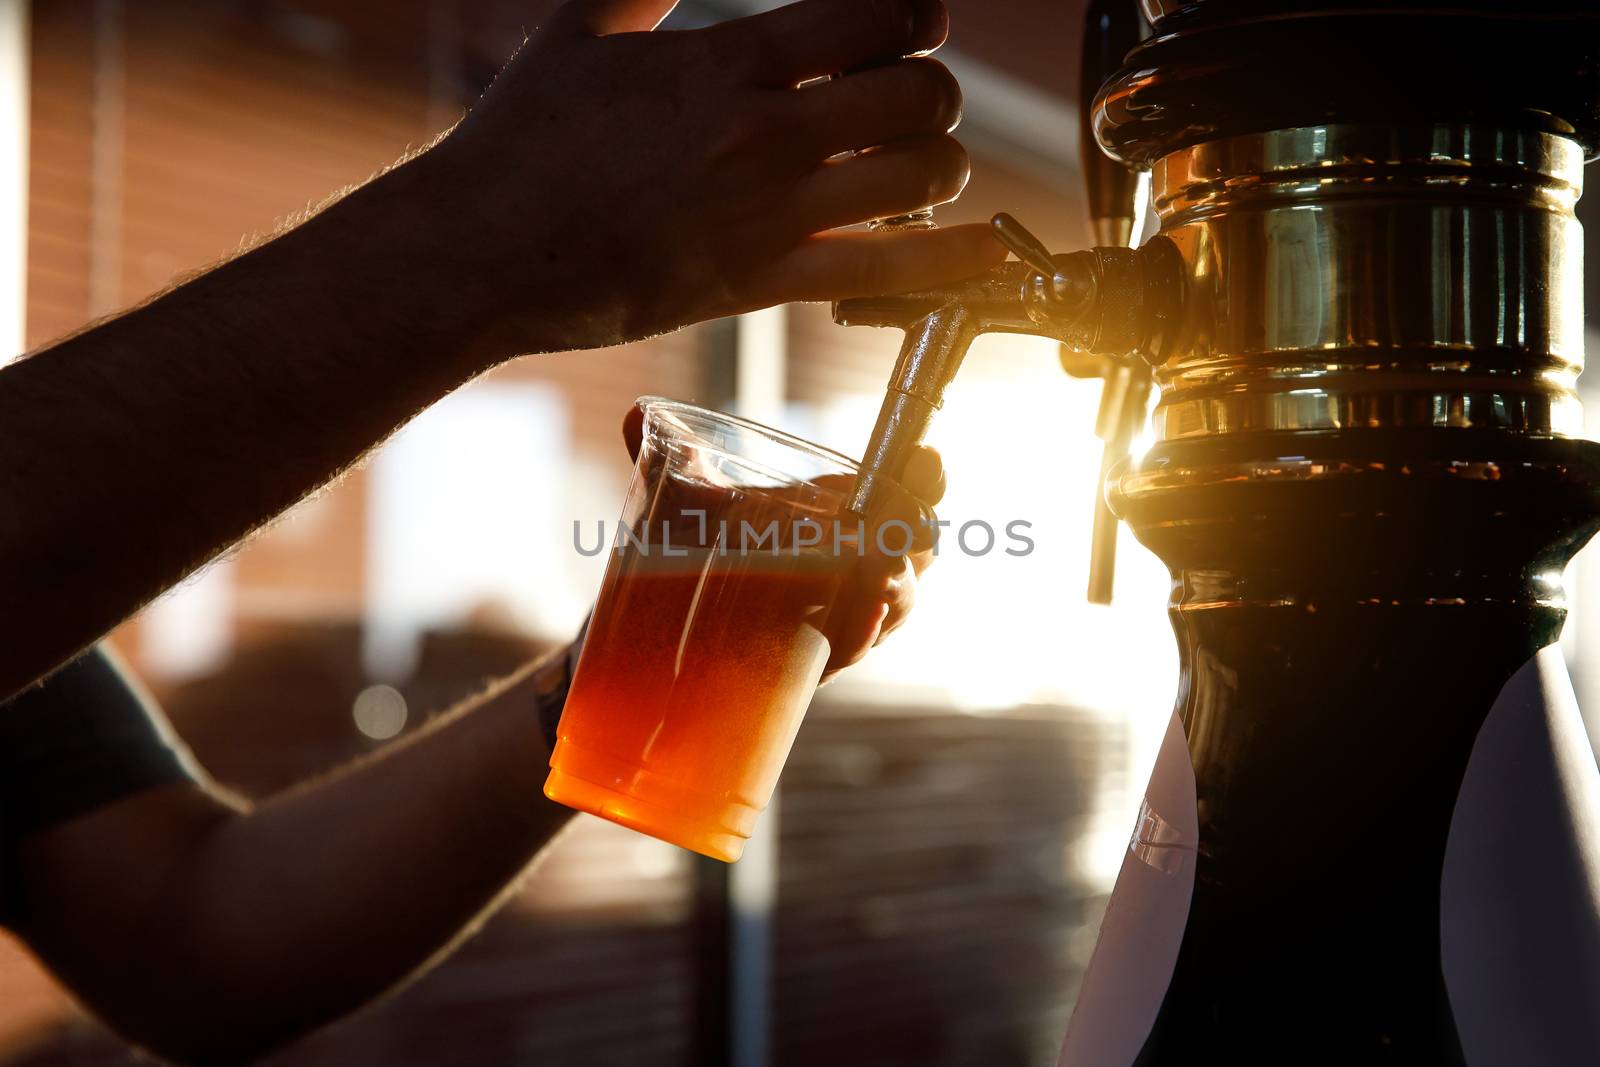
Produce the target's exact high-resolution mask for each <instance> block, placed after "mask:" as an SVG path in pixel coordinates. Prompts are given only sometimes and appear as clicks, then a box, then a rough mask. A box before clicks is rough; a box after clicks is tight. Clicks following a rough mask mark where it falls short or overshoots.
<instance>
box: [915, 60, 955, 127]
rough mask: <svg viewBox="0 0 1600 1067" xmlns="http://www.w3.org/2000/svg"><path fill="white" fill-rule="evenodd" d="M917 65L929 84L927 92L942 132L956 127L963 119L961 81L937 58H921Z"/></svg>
mask: <svg viewBox="0 0 1600 1067" xmlns="http://www.w3.org/2000/svg"><path fill="white" fill-rule="evenodd" d="M917 66H918V68H920V70H921V71H922V77H923V78H924V79H925V83H926V85H927V92H928V94H929V97H930V99H931V101H932V104H933V107H934V115H935V116H936V118H937V119H938V121H939V124H940V132H948V131H950V130H951V129H954V128H955V125H956V123H957V122H959V121H960V120H961V108H962V97H961V83H960V82H958V81H956V76H955V75H954V74H951V73H950V68H949V67H947V66H945V65H944V64H943V63H941V62H939V61H938V60H937V59H919V60H917Z"/></svg>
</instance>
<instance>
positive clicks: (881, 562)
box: [622, 406, 945, 682]
mask: <svg viewBox="0 0 1600 1067" xmlns="http://www.w3.org/2000/svg"><path fill="white" fill-rule="evenodd" d="M643 437H644V409H642V408H640V407H638V406H635V407H632V408H630V409H628V413H627V415H625V416H624V417H623V420H622V440H623V444H624V445H625V446H626V447H627V449H628V455H629V457H630V458H632V459H634V460H635V461H637V460H638V458H639V449H640V447H641V445H642V442H643ZM840 478H841V476H839V475H826V476H824V477H822V478H819V479H818V483H819V484H829V483H837V484H835V485H834V486H833V487H834V488H837V489H839V490H840V491H844V490H847V489H848V488H849V478H848V477H844V478H843V480H842V481H841V480H840ZM886 486H888V489H889V491H888V492H886V493H885V496H884V500H883V502H882V503H881V504H880V505H879V506H878V508H877V509H876V510H875V511H874V512H873V514H872V515H870V516H868V517H867V520H866V525H865V529H864V540H863V544H864V545H865V546H866V547H865V550H864V552H863V554H862V555H860V556H858V557H855V558H848V557H847V558H848V566H849V569H848V572H847V573H846V576H845V578H844V583H843V585H842V586H841V587H840V589H839V592H838V595H837V598H836V600H835V601H834V606H833V610H832V611H831V612H830V613H829V616H828V621H827V623H826V624H825V626H824V631H825V632H826V634H827V638H828V646H829V655H828V662H827V666H826V667H825V668H824V672H823V675H822V680H823V681H824V682H826V681H828V680H829V679H831V678H832V677H833V676H834V675H836V674H838V673H839V671H841V670H843V669H844V668H846V667H848V666H850V665H851V664H854V663H857V662H859V661H860V660H861V658H862V657H864V656H865V655H866V654H867V653H868V652H869V651H870V650H871V649H873V648H874V647H876V646H877V645H878V644H880V643H881V642H882V641H883V639H884V638H885V637H887V636H889V634H891V633H893V632H894V631H895V630H897V629H899V628H900V626H901V625H902V624H903V623H904V622H905V620H906V618H907V617H908V616H909V615H910V613H911V609H912V606H913V605H914V604H915V603H916V599H917V595H916V594H917V579H918V578H919V577H920V576H921V575H922V572H923V571H925V570H926V569H927V568H928V566H929V564H931V563H932V562H933V559H934V552H933V545H934V535H935V527H934V525H933V522H934V512H933V508H934V505H936V504H938V503H939V501H940V500H941V499H942V498H943V497H944V490H945V476H944V464H943V461H942V460H941V459H940V458H939V453H938V452H936V451H935V450H934V449H932V448H929V447H927V446H922V447H921V448H919V449H917V451H916V452H914V453H912V455H911V458H910V459H909V460H908V461H907V463H906V469H905V471H904V473H903V474H902V475H901V479H900V483H899V484H898V485H894V484H893V483H886ZM702 514H703V512H702ZM890 523H901V524H903V527H902V528H901V529H900V530H898V531H896V532H895V534H894V535H893V536H890V535H889V534H888V529H887V527H888V524H890ZM880 529H881V530H884V531H885V536H883V537H881V538H880V536H879V533H878V531H879V530H880ZM907 530H909V531H910V533H909V538H910V543H909V544H905V545H904V549H903V550H902V545H903V543H904V541H905V540H906V537H907V536H908V535H907V534H906V531H907Z"/></svg>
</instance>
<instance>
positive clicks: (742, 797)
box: [545, 400, 853, 861]
mask: <svg viewBox="0 0 1600 1067" xmlns="http://www.w3.org/2000/svg"><path fill="white" fill-rule="evenodd" d="M645 410H646V418H645V441H644V445H643V447H642V448H641V450H640V458H639V463H638V465H637V466H636V468H635V472H634V479H633V484H632V486H631V487H630V489H629V493H628V502H627V505H626V506H625V509H624V514H623V526H622V528H621V529H620V530H619V532H618V536H617V543H616V545H615V547H614V548H613V551H612V555H611V558H610V561H609V563H608V566H607V568H606V575H605V580H604V582H603V584H602V587H601V592H600V597H599V600H598V601H597V603H596V605H595V610H594V615H593V617H592V619H591V621H590V624H589V631H588V635H587V637H586V638H585V640H584V645H583V651H582V654H581V656H580V658H579V661H578V666H577V671H576V674H575V675H574V677H573V681H572V688H571V692H570V694H569V696H568V698H567V704H566V708H565V710H564V711H563V713H562V716H561V725H560V730H559V740H558V742H557V744H556V749H555V752H554V753H553V754H552V756H551V760H550V767H551V771H550V776H549V778H548V779H547V780H546V782H545V795H546V796H548V797H550V798H551V799H552V800H555V801H557V802H559V803H562V804H566V805H568V806H569V807H573V808H577V809H578V810H580V811H587V812H591V813H593V814H595V815H599V816H601V817H602V818H605V819H610V820H611V821H613V822H617V823H621V824H622V825H624V826H629V827H632V828H633V829H636V830H639V831H641V832H643V833H647V834H650V835H651V836H653V837H658V838H661V839H662V840H665V841H670V842H672V843H673V844H676V845H680V846H682V847H684V848H688V849H692V850H694V851H696V852H700V853H703V854H705V855H707V856H712V857H714V858H716V859H720V860H725V861H732V860H736V859H738V858H739V856H740V854H741V853H742V852H743V851H744V843H745V840H746V839H747V838H748V837H749V836H750V834H751V832H752V831H753V829H754V827H755V822H756V818H757V816H758V815H759V814H760V813H761V811H762V809H763V808H765V807H766V805H767V803H768V801H769V800H770V799H771V796H772V791H773V788H774V787H775V786H776V784H777V779H778V774H779V772H780V771H781V770H782V768H783V763H784V760H785V759H786V758H787V757H788V754H789V747H790V745H791V744H792V743H793V741H794V737H795V733H796V731H797V730H798V729H799V727H800V721H801V719H802V717H803V716H804V714H805V709H806V707H807V705H808V704H809V703H810V701H811V695H812V692H813V691H814V690H815V689H816V686H817V682H818V680H819V679H820V678H821V676H822V670H823V667H824V666H825V665H826V663H827V660H828V654H829V644H828V639H827V637H826V623H827V619H828V615H829V612H830V610H831V608H832V606H833V603H834V600H835V596H836V593H837V591H838V588H839V584H840V577H841V575H842V574H843V572H844V570H845V569H846V568H847V566H848V565H849V558H850V552H849V551H848V550H847V551H846V552H844V553H840V552H838V551H837V546H836V545H835V544H834V542H833V539H832V537H831V527H832V523H833V519H834V517H835V516H836V515H837V513H838V509H839V507H840V506H841V505H842V503H843V491H844V489H845V488H846V487H847V486H848V485H849V481H850V479H849V477H848V476H847V475H853V464H851V463H850V461H849V460H846V459H844V457H842V456H835V455H834V454H832V453H828V452H826V451H824V450H822V449H819V448H817V447H816V446H814V445H810V444H807V443H806V442H803V441H800V440H798V439H795V438H790V437H787V436H786V435H782V434H779V433H777V432H776V431H772V430H768V429H766V428H764V427H760V426H757V425H756V424H754V423H747V422H744V421H743V420H738V419H734V418H733V417H732V416H727V415H722V414H719V413H716V412H710V411H705V410H704V409H700V408H694V407H691V406H689V405H684V404H677V403H675V402H671V401H656V400H652V401H648V402H646V403H645ZM818 478H821V479H822V481H823V482H824V483H828V482H832V483H833V484H832V486H831V487H826V486H825V485H824V484H818V483H817V479H818ZM824 525H825V526H826V527H828V528H830V536H828V537H826V538H823V539H822V542H821V543H815V544H813V543H811V542H813V541H817V540H818V534H819V532H820V529H821V528H822V527H823V526H824Z"/></svg>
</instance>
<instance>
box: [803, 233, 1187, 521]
mask: <svg viewBox="0 0 1600 1067" xmlns="http://www.w3.org/2000/svg"><path fill="white" fill-rule="evenodd" d="M991 225H992V226H993V228H994V233H995V236H996V237H997V238H998V239H999V240H1000V241H1001V242H1002V243H1003V244H1005V245H1006V247H1008V248H1009V249H1011V251H1012V252H1013V253H1014V254H1015V255H1016V256H1017V257H1018V259H1019V260H1021V262H1017V263H1005V264H1002V265H1001V266H999V267H996V268H995V269H994V270H992V271H989V272H988V273H986V274H980V275H978V276H976V277H974V278H969V279H967V280H965V281H962V282H957V283H956V284H954V285H949V286H944V287H941V288H938V289H930V290H925V291H921V292H913V293H902V294H898V295H893V296H882V297H863V298H858V299H854V300H843V301H840V302H838V303H836V304H834V308H833V316H834V321H835V322H837V323H839V324H840V325H844V326H892V327H897V328H899V329H902V330H904V331H905V340H904V341H903V342H902V344H901V348H900V356H899V359H898V360H897V361H896V363H895V368H894V372H893V373H892V374H891V376H890V378H889V385H888V388H887V389H886V390H885V393H884V400H883V405H882V407H881V408H880V409H879V412H878V419H877V423H876V425H875V426H874V427H873V431H872V438H871V441H870V442H869V444H868V446H867V450H866V453H865V455H864V456H863V458H862V463H861V474H860V477H859V478H858V480H857V482H856V486H855V489H854V492H853V493H852V496H851V499H850V502H849V508H850V510H851V511H852V512H854V513H856V514H858V515H860V514H866V513H867V512H868V511H869V510H871V508H872V506H873V505H874V503H875V502H876V500H877V497H878V495H879V493H880V492H882V486H883V483H884V481H885V480H886V479H887V480H890V481H893V480H896V479H898V478H899V477H900V474H901V472H902V471H903V469H904V467H905V462H906V460H907V458H909V456H910V455H911V453H912V452H913V451H914V450H915V449H916V447H917V446H918V445H919V444H920V443H921V442H922V439H923V436H924V435H925V434H926V433H927V430H928V426H929V424H930V423H931V422H932V420H933V416H934V413H935V412H937V411H939V409H940V408H941V407H943V405H944V394H945V389H946V387H948V386H949V384H950V382H951V380H952V379H953V378H954V377H955V375H956V372H957V371H959V370H960V369H961V363H962V360H963V359H964V358H965V357H966V354H967V349H968V347H970V346H971V344H972V342H973V341H974V340H976V339H977V338H978V337H979V336H981V335H983V334H985V333H1016V334H1029V335H1032V336H1035V337H1049V338H1052V339H1054V340H1056V341H1059V342H1061V343H1062V344H1063V345H1065V346H1068V347H1070V348H1071V349H1072V351H1074V352H1083V353H1088V354H1090V355H1092V356H1094V357H1100V356H1103V355H1116V356H1119V357H1121V356H1125V355H1126V354H1127V353H1129V352H1134V351H1145V350H1148V349H1149V348H1150V347H1151V346H1152V345H1153V344H1154V343H1155V341H1156V339H1157V337H1158V336H1159V335H1160V333H1161V331H1162V328H1163V327H1164V325H1165V324H1166V323H1167V322H1168V321H1169V320H1170V319H1171V316H1172V313H1173V311H1174V309H1175V304H1176V301H1177V298H1178V292H1179V284H1178V278H1179V262H1178V258H1177V252H1176V250H1175V249H1172V248H1171V247H1170V246H1169V245H1168V244H1167V243H1166V242H1165V241H1153V242H1151V243H1150V244H1148V245H1146V246H1145V247H1144V248H1141V249H1138V250H1134V249H1131V248H1127V247H1121V248H1093V249H1089V250H1087V251H1082V252H1073V253H1069V254H1066V255H1051V254H1050V252H1049V250H1048V249H1047V248H1045V246H1044V245H1043V244H1042V243H1041V242H1040V241H1039V240H1038V238H1036V237H1034V235H1033V234H1031V233H1029V232H1028V230H1027V229H1025V228H1024V227H1023V226H1022V224H1021V223H1019V222H1017V220H1016V219H1014V218H1012V217H1011V216H1010V215H1005V214H1000V215H996V216H995V217H994V219H993V220H992V221H991ZM1145 374H1146V377H1148V370H1146V371H1145Z"/></svg>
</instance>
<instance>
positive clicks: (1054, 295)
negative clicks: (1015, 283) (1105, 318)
mask: <svg viewBox="0 0 1600 1067" xmlns="http://www.w3.org/2000/svg"><path fill="white" fill-rule="evenodd" d="M989 226H990V227H991V228H992V229H993V230H994V235H995V237H996V238H997V239H998V240H999V241H1000V243H1001V244H1003V245H1005V246H1006V247H1007V248H1009V249H1010V250H1011V252H1012V254H1013V255H1015V256H1016V257H1017V258H1018V259H1020V260H1021V261H1022V262H1023V263H1025V264H1026V265H1027V266H1029V267H1031V268H1032V269H1033V272H1034V274H1035V275H1036V277H1035V278H1034V280H1033V281H1032V282H1030V283H1028V284H1029V285H1030V286H1031V287H1032V288H1033V289H1034V290H1035V293H1036V294H1037V296H1038V297H1039V299H1040V300H1041V302H1042V304H1043V306H1044V307H1045V308H1047V309H1048V310H1047V311H1046V315H1047V316H1048V315H1062V314H1068V313H1071V312H1073V311H1076V310H1078V309H1080V308H1082V307H1084V306H1085V305H1086V304H1087V302H1088V300H1089V299H1090V297H1092V296H1093V295H1094V276H1093V275H1092V274H1090V273H1087V272H1085V271H1084V270H1082V269H1081V265H1080V269H1077V270H1072V269H1064V268H1063V266H1062V263H1061V262H1058V261H1057V260H1056V258H1055V257H1054V256H1052V255H1051V254H1050V249H1048V248H1046V247H1045V244H1044V242H1043V241H1041V240H1039V239H1038V238H1037V237H1035V236H1034V235H1033V234H1032V233H1031V232H1029V230H1028V228H1027V227H1026V226H1024V225H1022V223H1020V222H1018V221H1017V220H1016V219H1015V218H1013V217H1012V216H1010V215H1007V214H1006V213H1005V212H1004V211H1002V212H1001V213H1000V214H998V215H996V216H995V217H994V218H992V219H990V220H989ZM1031 313H1032V312H1031V311H1030V314H1031Z"/></svg>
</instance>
